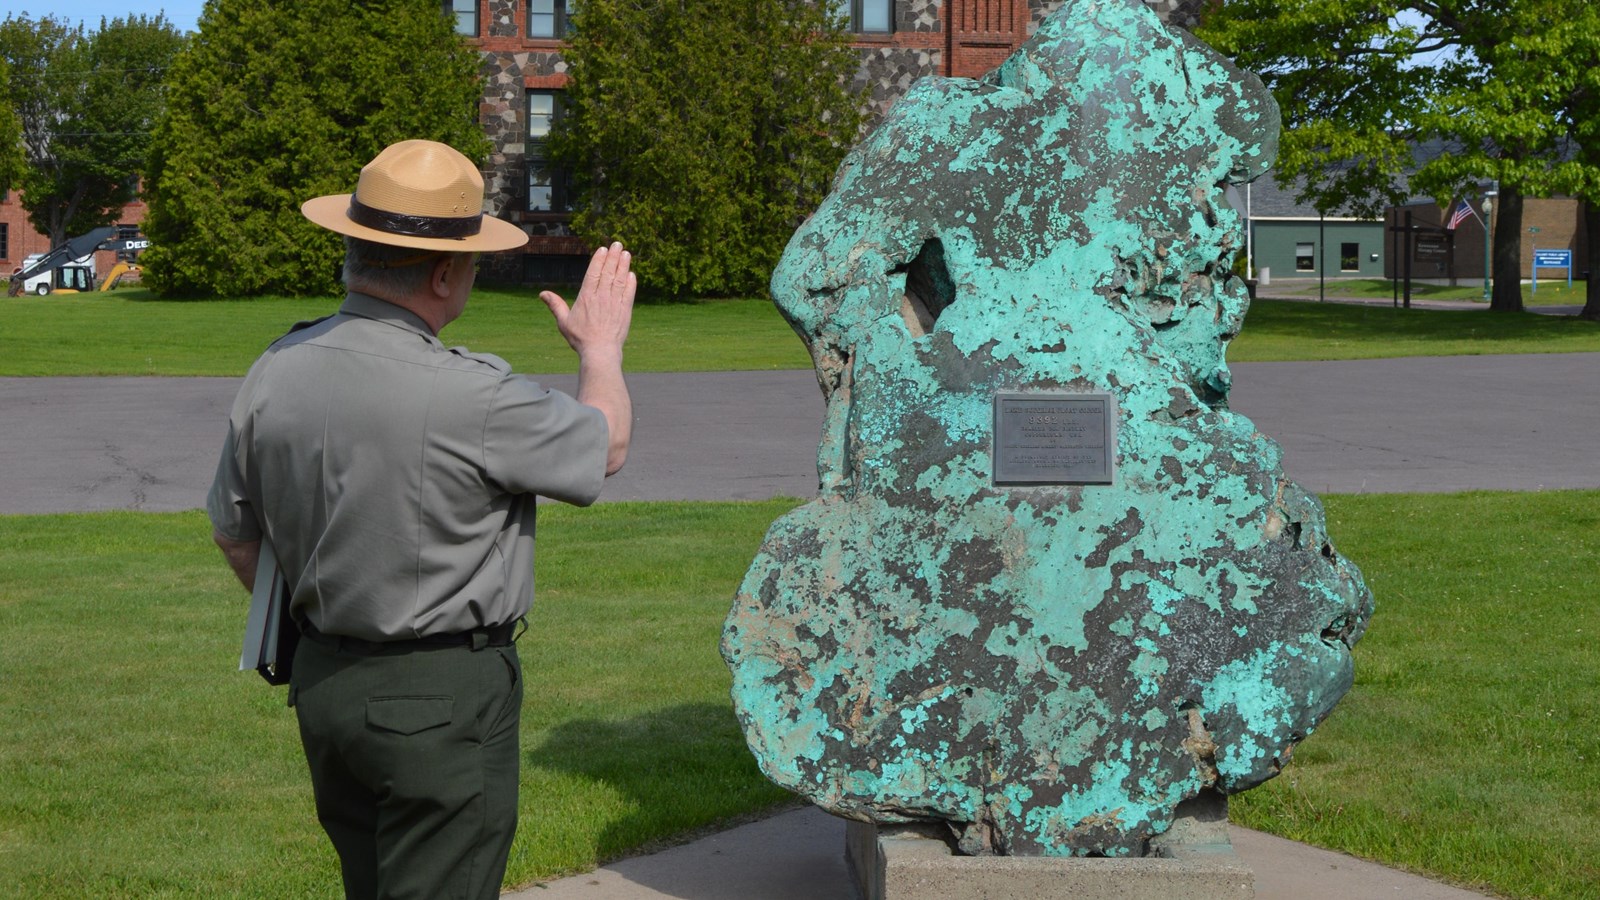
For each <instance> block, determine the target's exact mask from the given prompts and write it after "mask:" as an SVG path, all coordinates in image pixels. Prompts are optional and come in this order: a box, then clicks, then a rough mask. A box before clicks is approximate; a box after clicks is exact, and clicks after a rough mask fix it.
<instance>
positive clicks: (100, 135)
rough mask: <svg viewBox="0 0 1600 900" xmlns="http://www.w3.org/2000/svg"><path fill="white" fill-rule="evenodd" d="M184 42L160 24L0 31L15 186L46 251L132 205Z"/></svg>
mask: <svg viewBox="0 0 1600 900" xmlns="http://www.w3.org/2000/svg"><path fill="white" fill-rule="evenodd" d="M182 43H183V36H182V35H180V34H179V33H178V31H177V29H176V28H174V27H173V25H172V24H171V23H170V22H168V21H167V20H166V19H165V18H163V17H162V16H159V15H157V16H155V17H153V18H152V17H148V16H130V17H128V18H125V19H123V18H118V19H112V20H110V21H106V20H101V23H100V29H99V30H98V31H94V32H85V31H84V29H83V27H82V26H77V27H68V26H67V25H65V24H63V23H62V22H60V21H58V20H56V19H53V18H51V17H48V16H46V17H45V18H43V19H40V20H39V21H37V22H35V21H32V20H30V19H28V18H26V17H20V18H9V19H7V20H6V21H5V22H4V23H0V56H3V57H4V58H5V61H6V63H7V67H8V69H9V84H8V86H7V90H6V96H7V97H8V99H9V100H10V104H9V105H10V107H11V109H12V110H14V111H15V115H16V116H17V117H18V121H19V123H20V130H21V143H20V147H21V149H22V155H23V157H24V159H25V168H24V170H23V172H22V174H21V177H20V178H19V179H17V181H16V185H17V186H18V187H19V188H20V189H21V191H22V197H21V203H22V206H23V208H24V209H26V210H27V211H28V218H29V220H30V221H31V222H32V223H33V226H34V227H35V228H36V229H38V230H39V231H40V232H41V233H43V234H45V235H47V236H48V237H49V238H50V243H51V244H52V245H55V244H59V243H61V242H62V241H64V240H66V239H67V238H68V237H72V236H74V235H78V234H82V233H83V232H86V231H90V230H92V229H95V228H99V227H100V226H102V225H110V224H112V223H114V222H116V221H117V219H118V218H119V217H120V216H121V215H122V208H123V206H124V205H125V204H127V203H128V202H129V201H130V200H133V199H134V196H135V194H136V191H137V187H138V181H139V175H140V174H141V173H142V172H143V171H144V169H145V164H146V156H147V151H148V147H149V140H150V131H151V128H152V127H153V126H154V123H155V120H156V117H157V116H158V115H159V113H160V110H161V104H162V99H163V94H162V91H161V80H162V78H163V77H164V76H165V73H166V69H167V66H168V65H169V64H170V63H171V60H172V58H173V56H174V55H175V54H176V53H177V51H178V48H179V47H180V46H181V45H182ZM4 127H5V124H4V123H3V122H0V130H3V129H4ZM12 146H17V145H12Z"/></svg>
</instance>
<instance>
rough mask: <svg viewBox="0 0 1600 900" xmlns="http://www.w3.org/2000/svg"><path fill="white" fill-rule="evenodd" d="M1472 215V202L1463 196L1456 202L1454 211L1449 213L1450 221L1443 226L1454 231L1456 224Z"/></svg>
mask: <svg viewBox="0 0 1600 900" xmlns="http://www.w3.org/2000/svg"><path fill="white" fill-rule="evenodd" d="M1472 215H1473V212H1472V204H1470V203H1468V202H1467V201H1466V199H1465V198H1463V199H1462V201H1461V202H1460V203H1457V204H1456V211H1455V212H1453V213H1451V214H1450V221H1449V223H1447V224H1446V225H1445V226H1444V227H1446V228H1448V229H1450V230H1451V231H1455V230H1456V226H1457V225H1460V224H1461V223H1462V221H1463V220H1465V219H1466V218H1467V217H1469V216H1472Z"/></svg>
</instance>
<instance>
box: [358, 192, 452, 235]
mask: <svg viewBox="0 0 1600 900" xmlns="http://www.w3.org/2000/svg"><path fill="white" fill-rule="evenodd" d="M347 215H349V217H350V221H352V222H354V223H356V224H357V225H364V226H366V227H367V228H372V229H375V230H377V231H382V232H386V233H388V234H399V235H404V236H406V237H421V238H467V237H472V236H473V235H475V234H477V233H478V232H479V231H480V230H481V229H482V228H483V213H478V214H477V215H475V216H466V217H464V218H458V217H451V216H411V215H406V214H405V213H395V212H389V211H388V210H385V209H373V208H372V207H370V206H368V205H366V204H365V203H362V202H361V201H360V200H358V199H356V196H355V195H354V194H351V195H350V210H349V212H348V213H347Z"/></svg>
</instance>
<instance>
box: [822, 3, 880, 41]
mask: <svg viewBox="0 0 1600 900" xmlns="http://www.w3.org/2000/svg"><path fill="white" fill-rule="evenodd" d="M831 2H832V3H833V12H834V14H835V15H837V16H838V17H839V18H841V19H844V20H845V21H846V22H847V23H848V27H849V29H850V30H851V31H854V32H856V33H858V34H888V33H890V32H892V31H894V0H831Z"/></svg>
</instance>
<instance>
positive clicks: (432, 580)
mask: <svg viewBox="0 0 1600 900" xmlns="http://www.w3.org/2000/svg"><path fill="white" fill-rule="evenodd" d="M606 443H607V428H606V422H605V417H604V415H603V414H602V413H601V412H600V411H599V410H597V409H595V408H593V407H589V406H585V405H583V404H581V403H578V402H577V401H576V400H574V399H572V398H571V397H569V396H567V395H566V394H562V393H560V392H556V391H549V390H545V389H543V388H541V387H540V386H539V385H538V384H537V383H535V382H534V381H532V380H530V379H528V378H526V377H523V376H520V375H514V374H512V372H511V367H510V366H508V365H507V364H506V363H505V361H504V360H501V359H500V358H498V357H495V356H489V355H487V354H475V353H469V352H467V351H466V350H465V349H463V348H459V347H456V348H446V347H445V346H444V345H443V344H441V343H440V342H439V339H438V338H437V337H435V336H434V335H433V334H432V333H431V332H430V331H429V330H428V327H427V326H426V325H425V324H424V323H423V322H422V320H421V319H420V318H418V317H417V316H415V315H414V314H412V313H411V312H409V311H408V310H405V309H402V308H400V307H398V306H395V305H393V304H391V303H386V302H384V301H382V300H379V299H377V298H375V297H370V296H366V295H364V294H357V293H352V294H350V295H349V296H348V297H347V298H346V299H345V301H344V304H343V306H341V307H340V309H339V314H338V315H336V316H333V317H331V318H328V319H325V320H323V321H321V322H318V323H315V324H313V325H310V326H309V327H305V328H301V329H298V330H296V331H293V332H290V333H289V334H287V335H285V336H284V337H283V338H281V339H279V340H278V341H277V342H276V343H274V344H273V345H272V346H271V347H270V348H268V350H267V352H266V353H265V354H263V355H262V357H261V358H260V359H259V360H257V361H256V363H255V365H254V366H252V367H251V369H250V374H249V375H247V376H246V377H245V380H244V385H243V386H242V387H241V388H240V390H239V395H238V398H237V399H236V400H235V401H234V405H233V413H232V416H231V417H230V419H229V427H228V439H227V442H226V443H225V444H224V446H223V449H222V458H221V460H219V462H218V464H217V475H216V480H215V481H214V482H213V483H212V486H211V493H210V496H209V497H208V498H207V501H206V510H207V512H208V513H209V514H210V516H211V522H212V524H213V526H215V528H216V530H217V531H218V532H219V533H220V534H222V535H223V536H224V537H227V538H230V539H232V540H236V541H253V540H256V539H258V538H263V537H265V538H266V539H267V540H268V541H270V542H271V543H272V546H273V549H274V551H275V552H276V553H277V557H278V561H279V564H280V566H281V567H282V569H283V572H284V574H285V576H286V578H287V579H288V582H289V584H290V585H292V586H293V592H294V600H293V603H292V608H293V609H295V610H296V611H297V612H299V613H300V614H302V615H304V616H305V617H307V618H309V620H310V621H311V624H313V625H315V626H316V627H317V628H318V629H319V630H321V631H323V632H325V633H328V634H337V635H346V636H349V637H355V638H362V639H365V640H373V641H383V640H396V639H404V638H414V637H420V636H423V635H428V634H448V633H454V632H461V631H467V630H470V629H473V628H478V627H482V626H485V625H498V624H501V623H504V622H510V621H512V620H514V619H516V618H517V617H518V616H521V615H523V614H525V613H526V612H527V611H528V609H529V607H530V606H531V605H532V603H533V537H534V514H535V503H534V497H535V495H537V494H542V495H544V496H547V497H551V498H553V499H557V500H564V501H566V502H568V503H575V504H578V505H580V506H582V505H587V504H589V503H592V502H593V501H594V500H595V498H597V497H598V496H599V495H600V488H601V485H602V483H603V482H604V480H605V460H606Z"/></svg>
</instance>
